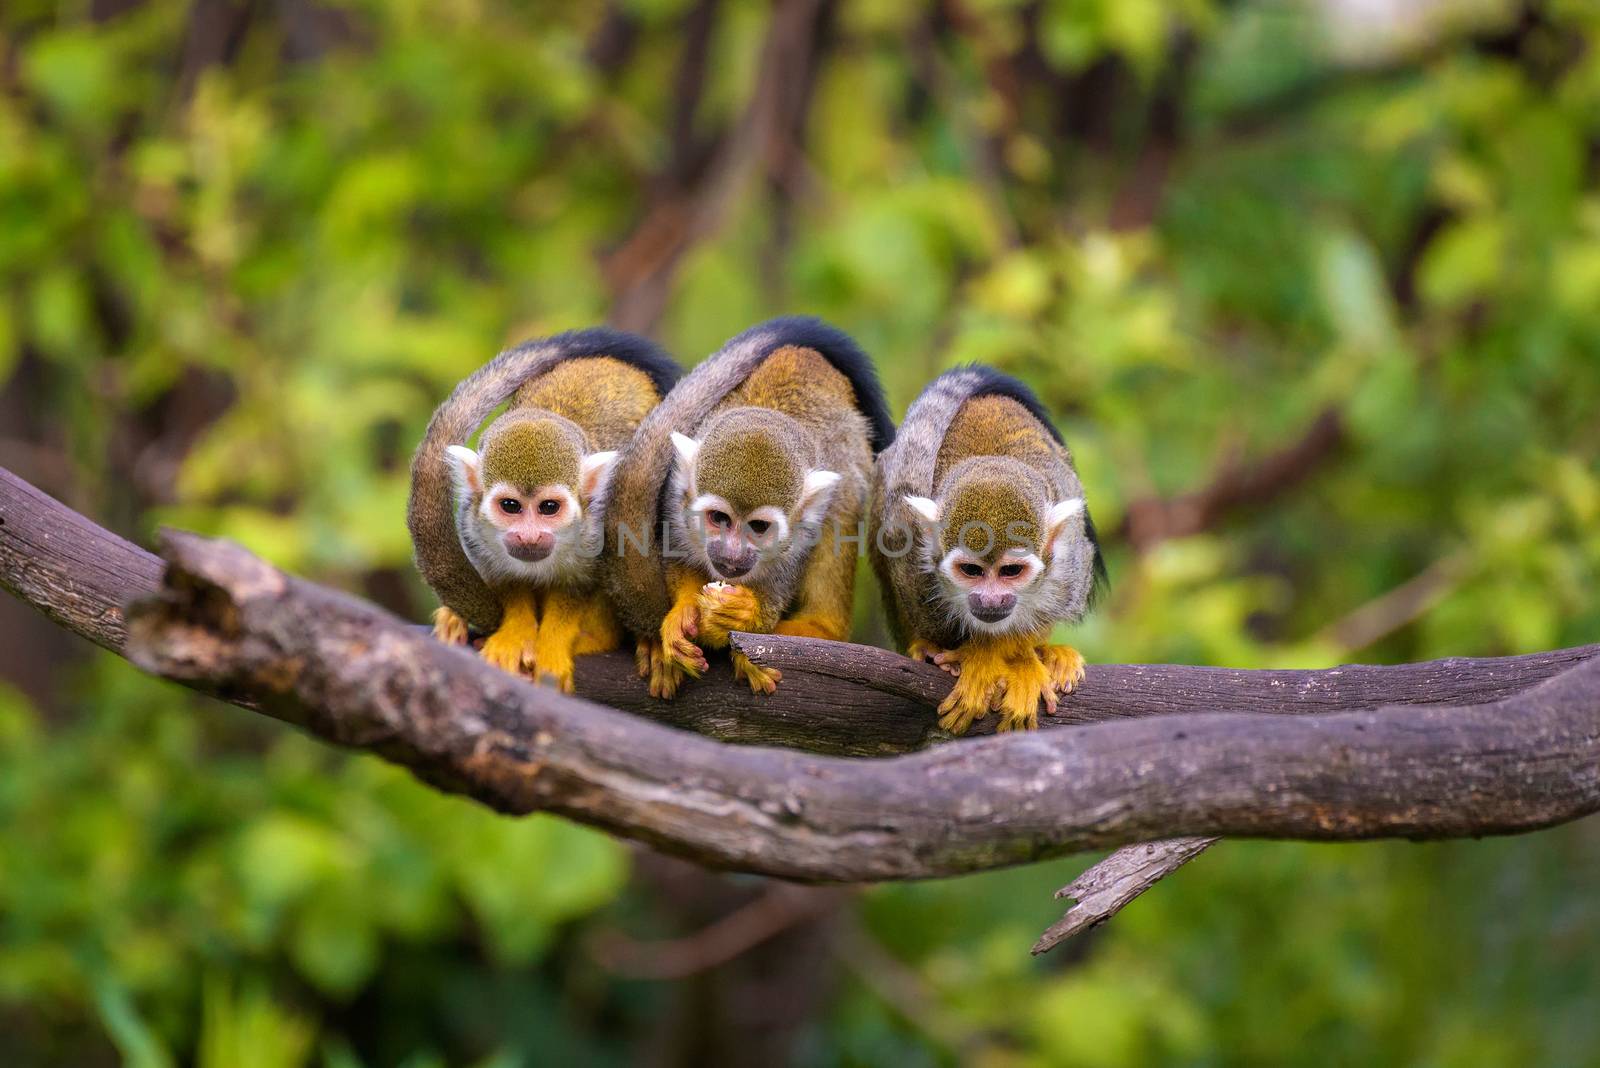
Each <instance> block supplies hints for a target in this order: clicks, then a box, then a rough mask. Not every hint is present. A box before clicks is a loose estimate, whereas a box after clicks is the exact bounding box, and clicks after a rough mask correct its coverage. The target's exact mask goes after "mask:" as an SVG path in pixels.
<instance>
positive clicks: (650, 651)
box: [633, 638, 684, 701]
mask: <svg viewBox="0 0 1600 1068" xmlns="http://www.w3.org/2000/svg"><path fill="white" fill-rule="evenodd" d="M633 657H634V665H635V666H636V667H637V668H638V669H639V677H640V678H641V679H649V680H650V696H651V697H655V698H659V699H661V700H663V701H670V700H672V699H673V698H674V697H676V696H678V687H679V686H682V685H683V680H684V671H683V669H682V668H680V667H679V666H678V665H677V664H675V663H673V662H672V661H671V660H669V659H667V656H666V653H665V651H664V650H663V649H662V648H661V643H660V642H658V641H652V640H650V639H648V638H646V639H643V640H641V641H640V642H639V644H638V646H637V647H635V649H634V653H633Z"/></svg>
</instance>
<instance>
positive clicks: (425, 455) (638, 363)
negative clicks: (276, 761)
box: [406, 327, 681, 632]
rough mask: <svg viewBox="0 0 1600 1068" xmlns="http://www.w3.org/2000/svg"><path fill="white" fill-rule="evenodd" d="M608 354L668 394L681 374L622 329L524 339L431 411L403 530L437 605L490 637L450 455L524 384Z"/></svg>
mask: <svg viewBox="0 0 1600 1068" xmlns="http://www.w3.org/2000/svg"><path fill="white" fill-rule="evenodd" d="M587 356H610V357H612V358H613V359H616V360H620V361H622V362H623V363H627V364H630V365H632V366H634V367H637V368H639V369H640V370H641V371H643V372H644V373H645V374H646V375H647V376H649V378H650V380H651V382H652V383H654V384H655V387H656V389H657V391H658V392H659V393H660V394H661V395H662V396H665V395H666V394H667V392H668V391H669V390H670V389H671V388H672V386H673V384H674V382H676V381H677V378H678V375H679V374H680V373H681V372H680V370H679V368H678V365H677V363H676V362H675V361H674V360H673V359H672V357H670V356H668V355H667V354H666V353H665V352H663V351H662V350H661V349H659V348H657V347H656V346H655V345H654V344H653V343H651V342H649V341H647V340H645V339H644V338H642V337H638V336H636V335H634V334H629V333H625V332H623V331H621V330H612V329H609V328H604V327H596V328H593V329H588V330H572V331H569V332H567V333H564V334H557V335H555V336H554V337H549V338H543V339H540V340H535V341H526V342H524V343H522V344H521V345H518V346H516V347H515V348H511V349H506V350H505V351H504V352H502V353H500V354H499V355H498V356H496V357H495V358H494V359H492V360H490V361H489V362H488V363H486V364H484V365H483V366H482V367H480V368H478V369H477V370H476V371H474V372H473V373H472V374H470V375H468V376H467V377H466V378H464V379H462V381H461V382H460V384H458V385H457V386H456V388H455V390H454V391H453V392H452V393H451V394H450V396H449V398H448V399H447V400H446V401H445V402H444V403H443V404H441V405H439V407H438V409H437V410H436V411H435V412H434V413H433V418H432V419H431V420H430V421H429V423H428V429H427V431H426V432H425V433H424V434H423V436H422V443H421V444H420V445H419V446H418V447H417V451H416V455H415V456H413V457H412V460H411V498H410V500H409V502H408V503H407V506H406V525H407V527H408V528H409V529H410V531H411V543H412V546H413V548H414V551H415V557H416V564H417V570H419V571H420V572H422V577H423V579H424V580H425V581H426V582H427V583H428V586H429V587H430V588H432V590H433V592H434V593H435V594H436V595H437V596H438V598H439V600H440V601H441V602H442V603H443V604H445V605H447V606H448V607H450V608H451V609H453V610H454V611H455V612H456V613H457V614H458V615H460V616H461V617H462V618H463V619H465V620H466V621H467V623H468V624H470V625H471V626H472V627H473V628H475V629H477V630H480V631H484V632H490V631H493V630H494V629H495V628H496V627H497V626H499V623H500V599H499V598H498V597H496V596H495V595H494V593H493V592H492V591H491V590H490V589H489V587H488V586H487V585H486V584H485V583H484V581H483V579H482V578H481V577H480V576H479V575H478V572H477V569H476V568H474V567H473V566H472V563H471V561H469V560H468V559H467V554H466V550H465V549H463V548H462V546H461V537H460V534H459V533H458V532H457V530H456V503H455V491H454V487H453V485H452V481H451V473H450V469H449V465H448V463H447V462H446V458H445V450H446V449H447V448H448V447H449V446H451V445H464V444H466V442H467V439H468V438H470V437H471V436H472V434H473V433H474V432H475V431H476V430H477V429H478V427H479V426H480V425H482V423H483V421H484V420H485V419H487V418H488V417H489V414H490V413H491V412H493V411H494V410H495V409H496V408H498V407H499V406H500V405H502V404H504V403H505V402H506V401H507V400H509V399H510V398H511V396H512V394H514V393H515V392H516V391H517V390H518V389H519V388H520V387H521V386H522V385H523V384H524V383H526V382H528V381H531V380H532V379H535V378H538V377H539V376H540V375H543V374H545V373H546V372H548V371H549V370H550V369H551V368H552V367H555V366H556V365H557V364H559V363H562V362H564V361H566V360H571V359H578V358H580V357H587Z"/></svg>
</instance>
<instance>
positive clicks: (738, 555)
mask: <svg viewBox="0 0 1600 1068" xmlns="http://www.w3.org/2000/svg"><path fill="white" fill-rule="evenodd" d="M688 511H689V516H690V519H689V522H690V525H691V526H690V530H691V535H692V536H696V537H695V540H696V541H697V542H698V543H699V544H700V546H701V549H702V551H703V552H704V553H705V558H706V563H707V564H708V565H709V566H710V570H711V572H712V574H714V575H715V576H716V577H717V578H719V579H723V580H726V581H730V582H731V581H736V580H739V579H744V578H747V577H749V576H750V575H751V573H752V572H754V571H755V570H756V568H757V566H758V565H759V564H760V563H761V559H762V555H763V554H764V553H766V552H769V551H771V550H773V549H775V548H776V547H778V546H781V545H782V544H783V543H784V542H786V541H787V540H788V538H789V517H788V516H787V515H785V514H784V513H783V510H782V509H780V508H778V507H776V506H774V505H763V506H761V507H758V508H755V509H752V510H751V511H750V512H749V513H748V514H746V513H743V512H741V511H740V510H739V509H737V508H735V507H734V506H733V505H732V504H730V503H728V501H727V500H725V499H724V498H722V497H720V496H718V495H716V494H713V493H703V494H701V495H700V496H698V497H696V498H695V499H694V500H693V501H690V502H689V508H688Z"/></svg>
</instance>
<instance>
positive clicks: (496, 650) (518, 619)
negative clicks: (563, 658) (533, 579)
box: [481, 591, 539, 675]
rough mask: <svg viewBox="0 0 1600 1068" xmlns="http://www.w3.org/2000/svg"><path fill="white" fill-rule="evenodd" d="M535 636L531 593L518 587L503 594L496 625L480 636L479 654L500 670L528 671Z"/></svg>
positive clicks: (531, 665)
mask: <svg viewBox="0 0 1600 1068" xmlns="http://www.w3.org/2000/svg"><path fill="white" fill-rule="evenodd" d="M538 636H539V617H538V616H537V615H536V614H535V611H534V604H533V595H532V593H524V592H520V591H519V592H518V593H515V594H513V595H512V596H510V597H507V598H506V600H505V611H504V613H503V614H502V615H501V617H500V628H499V629H498V630H496V631H495V632H494V633H493V634H491V635H489V637H488V638H486V639H485V640H484V643H483V651H482V654H481V655H482V656H483V658H484V659H485V660H487V661H488V662H489V663H491V664H493V665H494V666H495V667H497V668H499V669H500V670H501V671H507V672H510V673H511V674H513V675H517V674H522V673H525V672H526V673H531V672H532V671H533V670H534V665H535V660H534V642H535V640H536V639H537V638H538Z"/></svg>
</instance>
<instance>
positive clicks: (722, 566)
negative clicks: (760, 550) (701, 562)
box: [706, 549, 755, 579]
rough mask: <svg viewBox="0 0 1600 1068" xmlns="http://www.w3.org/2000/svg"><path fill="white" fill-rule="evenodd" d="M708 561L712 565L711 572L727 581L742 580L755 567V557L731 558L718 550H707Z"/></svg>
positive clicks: (740, 556)
mask: <svg viewBox="0 0 1600 1068" xmlns="http://www.w3.org/2000/svg"><path fill="white" fill-rule="evenodd" d="M706 559H707V561H708V562H709V563H710V564H711V570H713V571H715V572H716V573H717V575H718V576H719V577H720V578H725V579H736V578H742V577H743V576H745V575H748V574H749V573H750V569H751V568H752V567H754V566H755V557H754V555H739V556H729V555H728V554H726V553H724V552H720V551H718V550H716V549H707V550H706Z"/></svg>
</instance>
